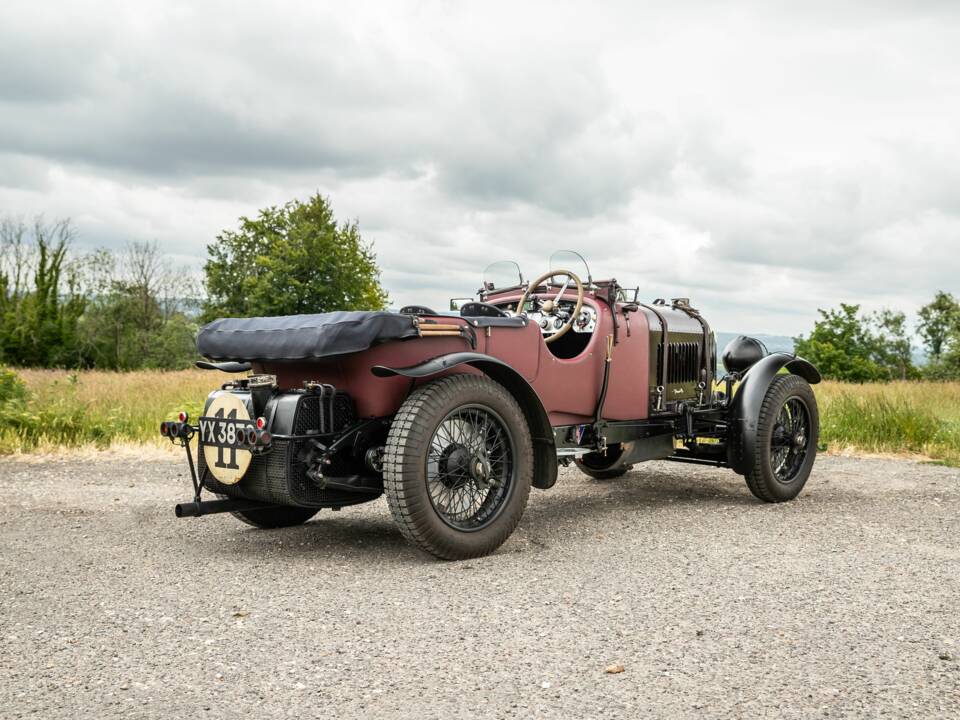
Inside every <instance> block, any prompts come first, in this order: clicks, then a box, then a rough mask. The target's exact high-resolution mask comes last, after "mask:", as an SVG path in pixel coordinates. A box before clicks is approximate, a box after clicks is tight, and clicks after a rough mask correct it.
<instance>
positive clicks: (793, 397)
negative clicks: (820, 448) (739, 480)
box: [745, 375, 820, 503]
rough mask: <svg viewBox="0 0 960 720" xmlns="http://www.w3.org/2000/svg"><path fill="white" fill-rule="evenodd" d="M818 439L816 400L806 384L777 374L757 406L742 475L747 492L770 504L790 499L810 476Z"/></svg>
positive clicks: (818, 427)
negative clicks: (754, 434)
mask: <svg viewBox="0 0 960 720" xmlns="http://www.w3.org/2000/svg"><path fill="white" fill-rule="evenodd" d="M819 436H820V415H819V412H818V410H817V399H816V397H815V396H814V394H813V389H812V388H811V387H810V385H809V383H807V381H806V380H804V379H803V378H801V377H798V376H796V375H777V376H776V377H775V378H774V379H773V382H771V383H770V387H768V388H767V393H766V395H765V396H764V398H763V404H762V405H761V407H760V419H759V422H758V424H757V440H756V442H757V445H756V447H755V448H754V453H753V455H754V463H753V467H752V468H748V470H747V473H746V475H745V477H746V480H747V487H748V488H750V492H752V493H753V494H754V495H755V496H756V497H758V498H759V499H760V500H763V501H765V502H770V503H775V502H784V501H786V500H793V499H794V498H795V497H796V496H797V495H798V494H799V493H800V491H801V490H802V489H803V486H804V485H805V484H806V482H807V478H809V477H810V471H811V470H812V469H813V463H814V460H815V459H816V456H817V441H818V439H819Z"/></svg>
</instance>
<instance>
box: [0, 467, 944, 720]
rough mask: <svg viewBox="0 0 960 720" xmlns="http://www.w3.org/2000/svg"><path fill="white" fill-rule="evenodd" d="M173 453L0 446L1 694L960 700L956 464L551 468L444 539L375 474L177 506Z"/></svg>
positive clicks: (248, 702) (492, 711) (444, 714)
mask: <svg viewBox="0 0 960 720" xmlns="http://www.w3.org/2000/svg"><path fill="white" fill-rule="evenodd" d="M184 467H185V466H184V465H183V464H182V463H181V462H180V459H179V458H175V457H170V458H166V457H154V458H151V459H145V460H141V461H138V460H135V459H132V458H131V457H129V456H122V455H101V456H99V457H86V458H77V457H73V458H71V457H69V456H67V457H64V458H59V459H47V460H44V461H36V460H30V459H9V458H8V459H3V460H0V489H2V491H3V495H4V497H5V499H6V502H5V504H4V505H3V507H2V509H0V716H2V717H5V718H8V717H13V718H19V717H38V718H61V717H62V718H109V717H124V718H141V717H142V718H147V717H149V718H154V717H156V718H169V717H184V718H186V717H190V718H208V717H209V718H214V717H216V718H220V717H223V718H238V717H251V718H273V717H341V718H347V717H409V718H452V717H522V718H529V717H558V718H579V717H595V718H613V717H622V718H633V717H638V716H654V717H669V718H676V717H697V718H716V717H750V718H754V717H776V718H793V717H796V718H808V717H828V716H829V717H831V718H833V717H871V718H873V717H881V716H889V717H907V716H912V717H921V718H933V717H937V718H941V717H960V612H958V611H960V600H958V598H960V535H958V532H960V472H958V471H957V470H956V469H950V468H943V467H937V466H932V465H921V464H916V463H912V462H906V461H895V460H878V459H856V458H839V457H821V458H819V459H818V461H817V466H816V468H815V470H814V475H813V477H812V478H811V480H810V482H809V484H808V486H807V489H806V490H805V491H804V493H803V494H802V495H801V496H800V497H799V498H798V499H797V500H796V501H794V502H792V503H785V504H782V505H765V504H763V503H760V502H758V501H756V500H754V499H753V497H752V496H751V495H750V494H749V492H748V491H747V488H746V486H745V484H744V482H743V480H742V479H740V478H738V477H736V476H734V475H733V474H732V473H731V472H730V471H727V470H714V469H709V468H698V467H691V466H685V465H678V464H671V463H649V464H646V465H643V466H640V467H639V468H638V469H636V470H635V471H634V472H632V473H630V474H629V475H628V476H627V477H626V478H623V479H620V480H614V481H605V482H603V481H596V480H591V479H589V478H586V477H584V476H582V475H580V474H579V473H578V472H577V471H575V470H572V469H570V470H565V471H563V472H562V473H561V477H560V481H559V483H558V485H557V487H555V488H554V489H553V490H550V491H546V492H542V491H537V490H534V491H533V493H532V495H531V502H530V505H529V507H528V509H527V513H526V515H525V516H524V519H523V522H522V523H521V525H520V528H519V530H518V531H517V532H516V533H515V534H514V536H513V537H512V538H511V539H510V540H509V541H508V542H507V544H506V545H505V546H504V547H503V548H502V549H501V550H500V551H499V552H498V553H497V554H496V555H494V556H492V557H487V558H483V559H481V560H471V561H468V562H460V563H443V562H438V561H435V560H433V559H430V558H427V557H425V556H423V555H420V554H418V553H417V552H415V551H414V550H413V549H411V548H410V547H409V546H407V545H406V544H405V543H404V541H403V539H402V538H401V536H400V533H399V532H398V531H397V529H396V528H395V527H394V526H393V524H392V522H391V520H390V516H389V513H388V511H387V507H386V504H385V502H384V501H383V500H382V499H381V500H378V501H376V502H374V503H371V504H368V505H366V506H361V507H358V508H353V509H349V508H348V509H344V510H343V511H342V512H339V513H334V512H331V511H322V512H321V513H320V514H319V515H318V516H317V517H316V518H315V519H314V520H313V521H312V522H310V523H309V524H307V525H305V526H303V527H298V528H292V529H287V530H275V531H265V530H255V529H253V528H250V527H248V526H246V525H242V524H240V523H239V522H238V521H236V520H235V519H233V518H232V517H230V516H229V515H218V516H212V517H206V518H202V519H199V520H198V519H185V520H176V519H175V518H174V516H173V508H172V506H173V504H174V502H175V501H178V500H184V499H188V497H189V492H188V488H189V483H188V480H187V478H186V476H185V474H184ZM617 665H619V666H622V668H623V672H616V673H613V672H610V673H608V672H607V671H606V670H607V668H608V667H609V668H610V669H611V670H619V668H618V667H611V666H617Z"/></svg>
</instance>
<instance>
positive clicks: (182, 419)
mask: <svg viewBox="0 0 960 720" xmlns="http://www.w3.org/2000/svg"><path fill="white" fill-rule="evenodd" d="M177 417H178V418H179V419H180V422H182V423H185V422H186V421H187V420H189V419H190V416H189V415H188V414H187V411H186V410H181V411H180V414H179V415H177Z"/></svg>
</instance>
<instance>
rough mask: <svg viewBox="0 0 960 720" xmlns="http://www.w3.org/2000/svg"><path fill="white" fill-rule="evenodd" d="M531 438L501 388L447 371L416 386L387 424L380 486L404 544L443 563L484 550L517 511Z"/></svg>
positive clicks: (523, 498) (529, 470)
mask: <svg viewBox="0 0 960 720" xmlns="http://www.w3.org/2000/svg"><path fill="white" fill-rule="evenodd" d="M532 477H533V443H532V441H531V439H530V430H529V428H528V427H527V422H526V418H525V417H524V415H523V411H522V410H521V409H520V406H519V405H518V404H517V401H516V400H514V398H513V396H512V395H511V394H510V393H509V392H508V391H507V390H506V388H504V387H503V386H502V385H500V384H498V383H496V382H494V381H493V380H491V379H490V378H488V377H485V376H479V375H465V374H464V375H449V376H447V377H443V378H440V379H439V380H435V381H434V382H431V383H429V384H427V385H424V386H422V387H420V388H419V389H418V390H416V391H415V392H414V393H413V394H411V395H410V397H408V398H407V400H406V401H404V403H403V405H401V407H400V410H399V411H398V412H397V414H396V416H395V417H394V419H393V422H392V423H391V425H390V432H389V434H388V435H387V443H386V446H385V448H384V456H383V486H384V492H385V494H386V496H387V504H388V505H389V507H390V512H391V514H392V515H393V518H394V520H396V522H397V524H398V525H399V527H400V531H401V532H402V533H403V535H404V537H406V538H407V539H408V540H409V541H410V542H412V543H413V544H414V545H416V546H417V547H419V548H420V549H421V550H424V551H426V552H428V553H430V554H431V555H435V556H436V557H439V558H443V559H445V560H462V559H466V558H472V557H479V556H481V555H487V554H489V553H491V552H493V551H494V550H496V549H497V548H498V547H500V545H502V544H503V543H504V541H506V539H507V538H508V537H510V534H511V533H512V532H513V530H514V529H515V528H516V526H517V524H518V523H519V522H520V518H521V517H522V516H523V511H524V508H525V507H526V505H527V498H528V497H529V495H530V483H531V480H532Z"/></svg>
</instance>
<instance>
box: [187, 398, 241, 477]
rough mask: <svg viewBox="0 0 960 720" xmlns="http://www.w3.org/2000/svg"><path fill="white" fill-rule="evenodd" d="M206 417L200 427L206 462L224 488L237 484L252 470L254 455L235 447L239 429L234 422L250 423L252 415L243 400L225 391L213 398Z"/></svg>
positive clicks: (205, 413)
mask: <svg viewBox="0 0 960 720" xmlns="http://www.w3.org/2000/svg"><path fill="white" fill-rule="evenodd" d="M204 415H205V418H204V420H203V421H201V427H200V444H201V446H202V447H203V459H204V461H205V462H206V464H207V467H208V468H210V472H211V473H213V476H214V477H215V478H216V479H217V480H219V481H220V482H222V483H223V484H224V485H234V484H236V483H238V482H240V478H242V477H243V474H244V473H245V472H246V471H247V468H248V467H250V459H251V458H252V457H253V455H252V454H251V452H250V451H249V450H244V449H242V448H238V447H236V445H235V444H234V443H235V437H236V430H237V426H236V425H234V424H233V423H232V422H231V421H232V420H240V421H248V422H249V420H250V413H248V412H247V406H246V405H244V404H243V401H242V400H241V399H240V398H239V397H237V396H236V395H234V394H232V393H228V392H225V393H220V394H219V395H217V396H216V397H215V398H214V399H213V402H211V403H210V406H209V407H208V408H207V409H206V411H205V412H204ZM230 445H234V446H233V447H230Z"/></svg>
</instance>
